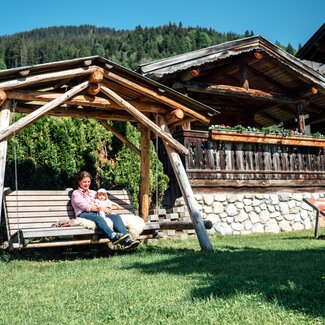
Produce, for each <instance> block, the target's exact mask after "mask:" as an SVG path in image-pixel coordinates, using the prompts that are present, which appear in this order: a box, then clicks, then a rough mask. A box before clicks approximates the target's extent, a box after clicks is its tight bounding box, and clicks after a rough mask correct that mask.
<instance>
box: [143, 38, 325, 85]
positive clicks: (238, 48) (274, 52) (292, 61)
mask: <svg viewBox="0 0 325 325" xmlns="http://www.w3.org/2000/svg"><path fill="white" fill-rule="evenodd" d="M254 51H259V52H263V51H264V52H267V53H268V54H269V55H270V56H273V57H274V58H275V59H277V60H279V61H281V62H282V63H283V64H285V65H287V66H289V67H290V68H291V69H293V70H295V71H296V72H298V73H299V72H300V73H302V74H303V76H304V77H305V78H308V79H310V80H312V81H313V82H316V83H319V84H320V85H321V86H322V87H323V88H325V78H321V77H320V76H319V75H318V74H317V73H315V72H314V71H313V69H310V68H309V67H307V66H306V65H305V64H303V63H302V62H301V61H300V60H298V59H296V58H295V57H294V56H292V55H290V54H289V53H287V52H286V51H284V50H282V49H281V48H279V47H278V46H276V45H274V44H272V43H271V42H269V41H267V40H266V39H265V38H263V37H262V36H259V35H257V36H252V37H247V38H242V39H239V40H235V41H230V42H226V43H222V44H218V45H215V46H210V47H207V48H203V49H200V50H197V51H192V52H188V53H184V54H180V55H176V56H173V57H169V58H166V59H162V60H157V61H154V62H151V63H146V64H142V65H140V66H139V67H138V69H137V71H138V72H139V73H141V74H142V75H144V76H147V77H149V78H151V79H153V80H161V79H163V77H164V76H165V75H168V74H173V73H175V72H179V71H180V70H186V69H188V68H191V67H200V66H202V65H206V64H208V63H213V62H216V61H221V60H225V59H229V58H232V57H235V56H238V55H241V54H243V53H248V52H254Z"/></svg>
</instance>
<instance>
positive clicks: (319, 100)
mask: <svg viewBox="0 0 325 325" xmlns="http://www.w3.org/2000/svg"><path fill="white" fill-rule="evenodd" d="M137 71H138V72H140V73H141V74H143V75H144V76H146V77H149V78H152V79H153V80H156V81H159V82H160V83H163V84H165V85H167V86H169V87H172V88H174V89H177V90H179V91H182V92H183V93H186V94H187V95H188V96H189V97H191V98H194V99H196V100H197V101H201V102H203V103H205V104H207V105H209V106H211V107H213V108H215V109H217V110H219V111H220V112H221V114H220V115H219V118H221V119H222V115H223V114H224V113H225V112H227V113H229V114H231V112H236V114H237V115H238V118H239V120H240V121H239V123H240V124H247V123H249V125H252V124H254V125H256V126H261V127H263V126H270V125H274V124H278V123H280V122H288V123H291V122H292V121H293V120H294V119H296V118H297V106H298V105H300V104H302V105H303V106H304V113H305V114H309V113H311V115H313V119H314V122H316V121H317V122H318V121H319V120H320V119H323V120H325V77H324V76H323V75H322V74H320V73H319V72H317V71H315V70H314V69H313V68H311V67H310V66H308V65H306V64H304V63H303V62H302V61H301V60H299V59H298V58H296V57H294V56H292V55H290V54H289V53H287V52H285V51H284V50H282V49H281V48H279V47H278V46H276V45H274V44H272V43H271V42H269V41H267V40H266V39H264V38H263V37H261V36H252V37H248V38H243V39H239V40H235V41H231V42H226V43H223V44H219V45H215V46H211V47H208V48H204V49H200V50H197V51H193V52H188V53H185V54H181V55H177V56H173V57H170V58H166V59H162V60H158V61H154V62H151V63H147V64H142V65H140V66H139V67H138V69H137ZM229 114H228V115H229ZM244 120H246V123H245V121H244ZM237 122H238V121H237ZM310 122H311V119H310Z"/></svg>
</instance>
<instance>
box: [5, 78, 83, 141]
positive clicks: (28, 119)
mask: <svg viewBox="0 0 325 325" xmlns="http://www.w3.org/2000/svg"><path fill="white" fill-rule="evenodd" d="M88 86H89V81H85V82H83V83H81V84H80V85H77V86H75V87H73V88H72V89H70V90H68V91H67V92H66V93H64V94H62V95H61V96H60V97H58V98H56V99H54V100H53V101H52V102H50V103H47V104H45V105H44V106H42V107H40V108H39V109H38V110H36V111H34V112H32V113H30V114H28V115H27V116H24V117H22V118H21V119H20V120H18V121H16V122H15V123H14V124H12V125H10V126H9V127H7V128H4V129H3V130H1V131H0V142H1V141H4V140H7V139H8V138H10V137H11V136H12V135H13V134H14V133H17V132H19V131H21V130H22V129H24V128H25V127H27V126H28V125H29V124H31V123H32V122H34V121H36V120H38V119H39V118H40V117H42V116H43V115H44V114H46V113H47V112H48V111H50V110H51V109H53V108H54V107H57V106H59V105H61V104H62V103H64V102H65V101H66V100H67V99H69V98H71V97H73V96H74V95H76V94H77V93H79V92H81V91H82V90H84V89H85V88H87V87H88Z"/></svg>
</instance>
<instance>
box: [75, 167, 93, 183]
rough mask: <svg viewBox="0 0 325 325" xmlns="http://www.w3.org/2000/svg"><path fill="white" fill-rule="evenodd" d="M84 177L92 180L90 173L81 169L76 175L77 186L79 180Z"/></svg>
mask: <svg viewBox="0 0 325 325" xmlns="http://www.w3.org/2000/svg"><path fill="white" fill-rule="evenodd" d="M85 177H89V178H90V180H92V177H91V174H90V173H89V172H87V171H85V170H82V171H81V172H79V173H78V174H77V175H76V185H78V186H79V182H80V181H81V180H83V179H84V178H85Z"/></svg>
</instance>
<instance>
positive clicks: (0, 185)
mask: <svg viewBox="0 0 325 325" xmlns="http://www.w3.org/2000/svg"><path fill="white" fill-rule="evenodd" d="M10 106H11V100H6V101H5V102H4V103H3V104H2V105H1V106H0V131H1V130H3V129H6V128H8V127H9V123H10ZM7 146H8V141H7V140H5V141H2V142H1V143H0V222H1V217H2V198H3V190H4V181H5V169H6V158H7Z"/></svg>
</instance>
